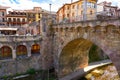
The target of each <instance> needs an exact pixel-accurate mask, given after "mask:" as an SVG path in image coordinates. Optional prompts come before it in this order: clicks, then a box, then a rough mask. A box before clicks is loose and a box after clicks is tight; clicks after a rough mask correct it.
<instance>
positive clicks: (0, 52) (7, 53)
mask: <svg viewBox="0 0 120 80" xmlns="http://www.w3.org/2000/svg"><path fill="white" fill-rule="evenodd" d="M9 58H12V49H11V48H10V47H9V46H3V47H1V48H0V59H9Z"/></svg>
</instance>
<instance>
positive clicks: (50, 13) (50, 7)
mask: <svg viewBox="0 0 120 80" xmlns="http://www.w3.org/2000/svg"><path fill="white" fill-rule="evenodd" d="M49 5H50V14H51V5H52V4H51V3H50V4H49Z"/></svg>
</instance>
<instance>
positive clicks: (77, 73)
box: [59, 60, 112, 80]
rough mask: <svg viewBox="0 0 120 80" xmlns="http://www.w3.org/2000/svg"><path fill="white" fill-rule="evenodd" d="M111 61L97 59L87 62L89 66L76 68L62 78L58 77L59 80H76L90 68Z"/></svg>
mask: <svg viewBox="0 0 120 80" xmlns="http://www.w3.org/2000/svg"><path fill="white" fill-rule="evenodd" d="M111 63H112V62H111V61H110V60H103V61H99V62H94V63H91V64H89V66H87V67H85V68H83V69H80V70H77V71H75V72H73V73H71V74H69V75H67V76H65V77H63V78H60V79H59V80H77V79H78V78H80V77H82V76H84V75H85V74H87V73H88V72H89V71H90V70H92V69H95V68H97V67H101V66H104V65H107V64H111Z"/></svg>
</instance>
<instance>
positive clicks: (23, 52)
mask: <svg viewBox="0 0 120 80" xmlns="http://www.w3.org/2000/svg"><path fill="white" fill-rule="evenodd" d="M16 55H17V56H27V47H26V46H25V45H18V46H17V48H16Z"/></svg>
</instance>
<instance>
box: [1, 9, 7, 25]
mask: <svg viewBox="0 0 120 80" xmlns="http://www.w3.org/2000/svg"><path fill="white" fill-rule="evenodd" d="M6 14H7V13H6V9H0V25H5V24H6Z"/></svg>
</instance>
